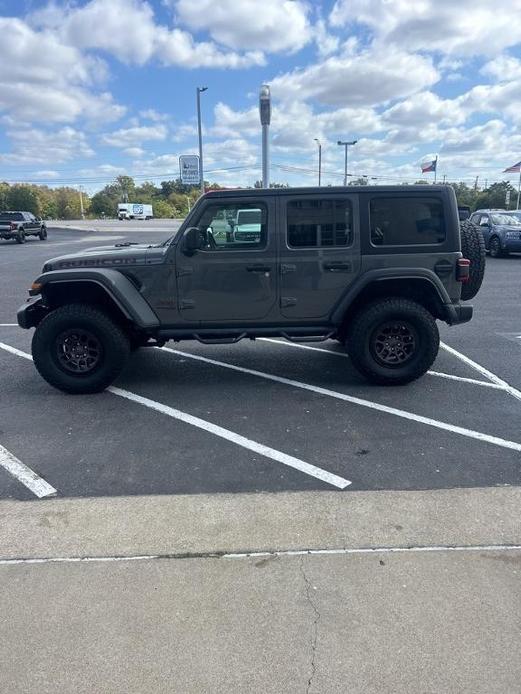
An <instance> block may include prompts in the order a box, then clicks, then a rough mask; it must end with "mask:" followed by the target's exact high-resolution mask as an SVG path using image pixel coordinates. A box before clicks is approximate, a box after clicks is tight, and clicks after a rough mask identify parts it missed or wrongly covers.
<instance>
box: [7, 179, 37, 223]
mask: <svg viewBox="0 0 521 694" xmlns="http://www.w3.org/2000/svg"><path fill="white" fill-rule="evenodd" d="M39 203H40V201H39V200H38V195H37V194H36V190H35V187H34V186H31V185H27V184H25V183H20V184H18V183H17V184H15V185H14V186H10V188H9V192H8V196H7V206H8V208H9V209H11V210H24V211H26V212H32V213H33V214H34V215H36V216H37V217H38V216H39V215H40V204H39Z"/></svg>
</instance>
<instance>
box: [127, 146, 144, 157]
mask: <svg viewBox="0 0 521 694" xmlns="http://www.w3.org/2000/svg"><path fill="white" fill-rule="evenodd" d="M123 154H126V155H127V156H128V157H134V158H139V157H142V156H144V154H145V150H144V149H143V148H142V147H127V148H126V149H124V150H123Z"/></svg>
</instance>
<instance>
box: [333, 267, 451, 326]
mask: <svg viewBox="0 0 521 694" xmlns="http://www.w3.org/2000/svg"><path fill="white" fill-rule="evenodd" d="M394 279H415V280H417V279H419V280H423V281H426V282H428V283H429V284H430V285H432V287H433V288H434V290H435V291H436V294H437V295H438V298H439V299H440V302H441V304H442V306H443V308H444V310H445V313H446V314H447V318H449V316H450V315H451V312H450V309H449V306H451V305H452V302H451V299H450V297H449V295H448V293H447V290H446V289H445V287H444V286H443V282H442V281H441V280H440V278H439V277H438V276H437V275H436V273H435V272H433V271H432V270H428V269H427V268H416V269H411V268H385V269H377V270H369V271H368V272H365V273H364V274H363V275H362V276H361V277H360V278H359V279H358V280H356V281H355V282H354V283H353V284H352V285H350V286H349V288H348V289H347V291H346V292H345V294H344V295H343V296H342V297H341V299H340V300H339V301H338V303H337V304H336V306H335V308H334V309H333V311H332V313H331V322H332V323H333V324H334V325H339V324H340V323H341V322H342V319H343V317H344V314H345V313H346V311H347V310H348V309H349V307H350V306H351V305H352V304H353V302H354V301H356V297H357V296H358V295H359V294H360V293H361V292H362V291H363V290H364V289H365V288H366V287H368V286H369V285H370V284H373V283H375V282H384V281H385V280H394Z"/></svg>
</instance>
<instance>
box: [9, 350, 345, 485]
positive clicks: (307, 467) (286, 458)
mask: <svg viewBox="0 0 521 694" xmlns="http://www.w3.org/2000/svg"><path fill="white" fill-rule="evenodd" d="M0 348H1V349H4V350H5V351H7V352H10V353H11V354H15V355H16V356H18V357H23V358H24V359H30V360H32V357H31V355H30V354H27V352H22V351H21V350H19V349H16V347H11V345H6V344H5V343H3V342H0ZM107 390H108V391H109V392H110V393H113V394H114V395H119V396H120V397H122V398H126V399H127V400H131V401H132V402H135V403H138V404H139V405H144V406H145V407H148V408H149V409H151V410H155V411H156V412H161V413H162V414H165V415H167V416H169V417H173V418H174V419H178V420H180V421H181V422H185V423H186V424H191V425H192V426H194V427H197V428H198V429H202V430H203V431H206V432H208V433H210V434H213V435H214V436H218V437H220V438H222V439H226V440H227V441H230V442H231V443H234V444H236V445H237V446H241V447H242V448H247V449H248V450H250V451H253V452H254V453H257V454H259V455H262V456H263V457H265V458H271V459H272V460H276V461H277V462H278V463H282V464H283V465H287V466H288V467H291V468H294V469H295V470H299V471H300V472H303V473H305V474H306V475H310V476H311V477H315V478H316V479H319V480H322V481H323V482H326V483H327V484H331V485H332V486H333V487H337V488H338V489H345V488H346V487H348V486H349V485H350V484H351V482H350V481H349V480H346V479H344V478H343V477H340V476H338V475H335V474H333V473H332V472H328V471H327V470H323V469H322V468H320V467H317V466H316V465H311V464H310V463H306V462H305V461H304V460H300V459H299V458H295V457H293V456H292V455H288V454H286V453H283V452H282V451H278V450H276V449H275V448H270V446H265V445H264V444H262V443H258V442H257V441H253V440H252V439H248V438H246V437H245V436H241V435H240V434H237V433H236V432H234V431H230V430H229V429H224V428H223V427H220V426H218V425H217V424H212V423H211V422H207V421H206V420H204V419H200V418H199V417H194V416H193V415H191V414H187V413H186V412H182V411H181V410H177V409H175V408H173V407H169V406H168V405H163V404H162V403H160V402H156V401H155V400H151V399H150V398H145V397H143V396H141V395H137V394H136V393H132V392H131V391H128V390H123V389H122V388H116V387H115V386H111V387H110V388H107Z"/></svg>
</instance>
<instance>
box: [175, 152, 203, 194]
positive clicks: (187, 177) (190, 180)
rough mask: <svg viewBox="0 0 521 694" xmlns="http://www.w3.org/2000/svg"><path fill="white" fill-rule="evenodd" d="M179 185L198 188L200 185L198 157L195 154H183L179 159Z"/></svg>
mask: <svg viewBox="0 0 521 694" xmlns="http://www.w3.org/2000/svg"><path fill="white" fill-rule="evenodd" d="M179 170H180V172H181V183H184V184H186V185H189V186H198V185H199V184H200V183H201V175H200V168H199V157H198V156H197V155H196V154H183V155H181V156H180V157H179Z"/></svg>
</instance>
